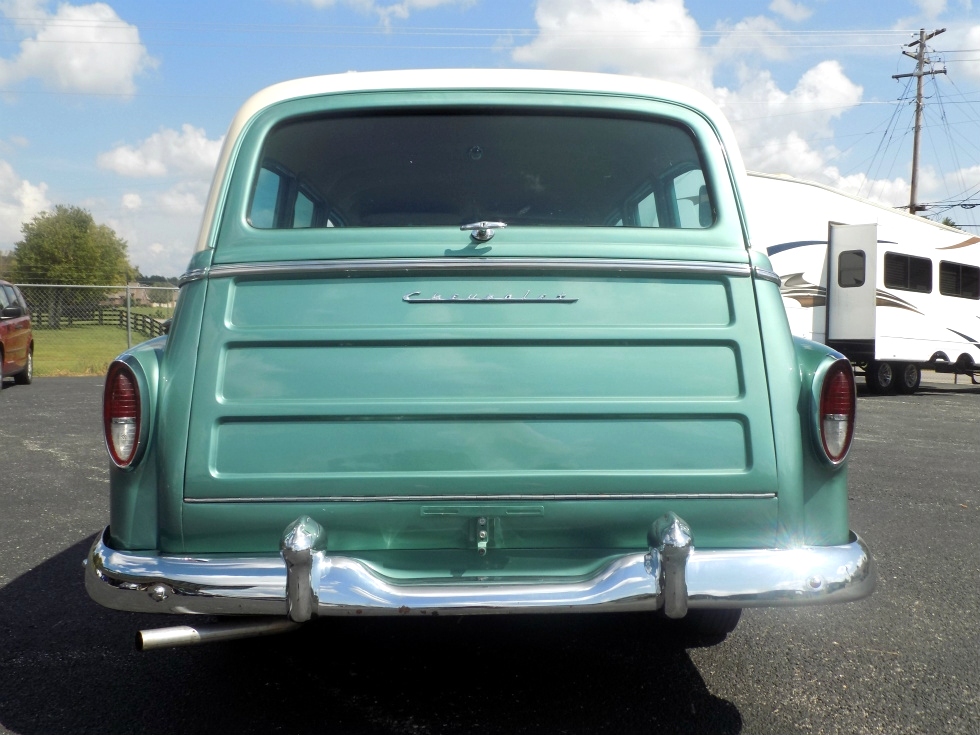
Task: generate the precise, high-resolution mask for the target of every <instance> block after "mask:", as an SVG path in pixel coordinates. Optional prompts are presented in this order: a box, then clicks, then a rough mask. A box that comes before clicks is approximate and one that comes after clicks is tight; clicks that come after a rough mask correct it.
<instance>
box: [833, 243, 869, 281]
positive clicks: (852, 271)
mask: <svg viewBox="0 0 980 735" xmlns="http://www.w3.org/2000/svg"><path fill="white" fill-rule="evenodd" d="M864 279H865V255H864V251H863V250H848V251H846V252H843V253H841V254H840V255H839V256H838V258H837V285H838V286H840V287H841V288H857V287H858V286H863V285H864Z"/></svg>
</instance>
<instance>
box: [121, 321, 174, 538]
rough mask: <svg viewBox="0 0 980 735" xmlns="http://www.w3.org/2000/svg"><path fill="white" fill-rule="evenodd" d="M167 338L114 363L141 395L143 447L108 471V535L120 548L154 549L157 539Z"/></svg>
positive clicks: (159, 338)
mask: <svg viewBox="0 0 980 735" xmlns="http://www.w3.org/2000/svg"><path fill="white" fill-rule="evenodd" d="M167 339H168V338H167V337H166V336H163V337H157V338H156V339H152V340H150V341H148V342H143V343H142V344H139V345H136V346H135V347H133V348H132V349H131V350H128V351H127V352H124V353H123V354H121V355H120V356H119V357H117V358H116V359H115V360H114V361H113V362H116V363H123V364H124V365H126V366H127V367H128V368H129V369H130V370H131V371H132V373H133V375H134V376H135V378H136V383H137V386H138V388H139V395H140V411H141V416H140V436H139V442H140V447H139V449H138V452H137V455H136V458H135V459H134V461H133V463H132V464H130V465H129V466H127V467H125V468H120V467H116V466H114V465H113V466H112V467H110V470H109V497H110V501H109V508H110V518H111V525H110V529H109V535H110V538H111V539H112V541H113V542H114V543H116V544H118V546H119V548H124V549H134V548H154V547H155V546H156V539H157V505H158V503H157V471H156V461H155V459H154V458H155V456H156V453H155V452H154V451H153V443H154V441H155V440H156V434H157V415H158V410H159V408H158V397H159V385H160V372H161V363H162V360H163V353H164V349H165V348H166V345H167Z"/></svg>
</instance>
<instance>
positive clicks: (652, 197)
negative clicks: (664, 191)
mask: <svg viewBox="0 0 980 735" xmlns="http://www.w3.org/2000/svg"><path fill="white" fill-rule="evenodd" d="M636 214H637V219H638V222H637V223H636V226H637V227H659V226H660V217H659V215H658V214H657V194H656V192H652V191H651V192H650V193H649V194H647V195H646V196H645V197H643V198H642V199H641V200H640V201H639V202H637V204H636Z"/></svg>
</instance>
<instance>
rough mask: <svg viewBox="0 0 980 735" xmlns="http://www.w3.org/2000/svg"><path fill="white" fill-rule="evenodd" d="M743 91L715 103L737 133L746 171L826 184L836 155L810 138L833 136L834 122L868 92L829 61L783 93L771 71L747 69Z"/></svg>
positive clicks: (726, 93)
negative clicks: (828, 167)
mask: <svg viewBox="0 0 980 735" xmlns="http://www.w3.org/2000/svg"><path fill="white" fill-rule="evenodd" d="M739 81H740V85H739V88H738V89H737V90H728V89H716V90H715V98H716V99H717V101H718V103H719V104H720V105H721V107H722V109H723V110H724V111H725V114H726V115H727V117H728V118H729V120H730V121H731V123H732V127H733V128H735V133H736V136H737V137H738V140H739V145H740V147H741V149H742V156H743V157H744V158H745V163H746V166H747V167H748V168H750V169H755V170H758V171H766V172H770V173H786V174H791V175H794V176H801V177H803V178H818V179H824V176H823V173H824V170H825V168H826V164H825V161H826V160H827V158H828V157H830V156H831V155H834V154H835V153H836V150H833V149H826V150H817V149H815V148H814V147H813V146H811V145H810V144H809V143H807V142H806V141H807V139H812V138H822V137H829V136H830V133H831V130H830V125H831V122H832V121H833V120H834V119H835V118H837V117H839V116H840V115H841V114H842V113H843V112H845V111H846V110H847V109H848V108H850V107H852V106H854V105H856V104H857V103H858V102H860V100H861V95H862V89H861V87H859V86H858V85H856V84H854V83H853V82H851V81H850V80H849V79H848V78H847V76H846V75H845V74H844V72H843V69H842V68H841V66H840V64H839V63H837V62H836V61H824V62H821V63H820V64H817V65H816V66H814V67H813V68H811V69H809V70H808V71H807V72H806V73H804V74H803V76H802V77H800V80H799V82H798V83H797V85H796V87H794V88H793V89H792V90H791V91H789V92H784V91H782V90H781V89H780V88H779V86H778V85H777V84H776V82H775V81H774V80H773V78H772V75H771V74H770V73H769V72H754V71H750V70H748V69H745V68H743V69H742V70H741V74H740V79H739Z"/></svg>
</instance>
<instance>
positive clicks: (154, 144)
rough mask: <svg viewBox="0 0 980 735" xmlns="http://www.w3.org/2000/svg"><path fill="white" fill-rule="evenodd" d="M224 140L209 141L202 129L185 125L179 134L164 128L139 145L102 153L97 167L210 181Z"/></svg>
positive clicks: (126, 173)
mask: <svg viewBox="0 0 980 735" xmlns="http://www.w3.org/2000/svg"><path fill="white" fill-rule="evenodd" d="M222 140H223V139H222V138H218V139H217V140H209V139H208V137H207V133H205V131H204V130H203V129H202V128H195V127H194V126H193V125H188V124H186V123H185V124H184V125H182V126H181V129H180V131H177V130H173V129H172V128H161V129H160V130H159V131H158V132H156V133H154V134H153V135H151V136H150V137H149V138H146V139H145V140H144V141H142V142H141V143H139V145H137V146H131V145H120V146H117V147H116V148H113V149H112V150H111V151H108V152H106V153H101V154H99V157H98V165H99V167H100V168H104V169H108V170H110V171H115V172H116V173H117V174H121V175H122V176H130V177H134V178H146V177H155V176H167V175H171V174H180V175H184V176H190V177H193V178H195V179H202V180H210V177H211V173H212V172H213V171H214V166H215V163H216V162H217V160H218V154H219V152H220V150H221V142H222Z"/></svg>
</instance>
